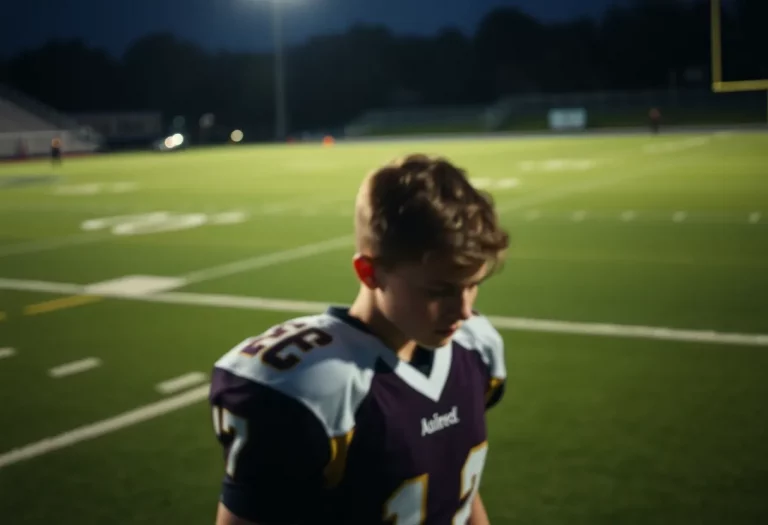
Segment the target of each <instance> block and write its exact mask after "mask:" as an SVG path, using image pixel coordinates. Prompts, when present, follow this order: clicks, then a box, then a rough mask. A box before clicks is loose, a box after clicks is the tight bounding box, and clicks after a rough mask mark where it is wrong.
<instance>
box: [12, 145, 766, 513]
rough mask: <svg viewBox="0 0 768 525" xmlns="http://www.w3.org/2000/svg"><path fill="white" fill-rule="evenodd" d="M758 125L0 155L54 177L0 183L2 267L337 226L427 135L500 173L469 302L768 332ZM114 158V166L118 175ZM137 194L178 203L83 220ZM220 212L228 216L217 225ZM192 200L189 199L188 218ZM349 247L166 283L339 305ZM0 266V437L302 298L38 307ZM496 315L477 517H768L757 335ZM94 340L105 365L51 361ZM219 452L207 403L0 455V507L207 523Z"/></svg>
mask: <svg viewBox="0 0 768 525" xmlns="http://www.w3.org/2000/svg"><path fill="white" fill-rule="evenodd" d="M767 148H768V135H765V134H730V135H726V134H698V135H670V136H665V135H662V136H658V137H651V136H642V135H640V136H622V137H615V138H605V137H603V138H597V137H591V138H578V137H572V138H559V139H551V138H548V139H525V138H519V139H499V140H496V139H494V140H490V139H488V140H484V141H469V140H467V141H458V140H445V141H431V142H424V141H419V142H416V141H405V140H404V141H402V142H381V143H366V144H362V143H339V144H337V145H336V146H335V147H333V148H321V147H320V146H316V145H294V146H289V147H233V148H220V149H209V150H190V151H182V152H176V153H171V154H159V153H158V154H121V155H114V156H104V157H93V158H84V159H77V160H75V159H67V160H66V161H65V163H64V165H63V166H62V167H61V168H59V169H56V170H53V169H52V168H51V167H50V166H49V165H48V164H46V163H40V162H32V163H24V164H8V165H0V178H2V177H9V176H29V175H35V174H37V175H39V174H46V173H49V172H51V171H54V172H55V173H56V174H58V175H59V177H60V178H59V180H58V181H57V182H56V183H55V184H47V185H39V186H24V187H9V186H7V185H0V279H6V280H9V279H10V280H15V281H14V282H16V283H18V282H19V281H24V282H26V283H27V284H28V281H30V280H34V281H42V282H44V283H74V284H82V285H84V284H89V283H95V282H100V281H105V280H110V279H115V278H118V277H122V276H125V275H137V274H141V275H154V276H165V277H176V276H182V275H185V274H188V273H190V272H196V271H199V270H203V269H210V268H214V267H220V266H221V265H226V264H228V263H232V262H233V261H242V260H246V259H253V258H254V257H260V256H265V255H268V254H272V253H275V252H281V251H285V250H289V249H291V248H294V247H297V246H304V245H307V244H312V243H317V242H321V241H324V240H326V239H329V238H334V237H339V236H342V235H345V234H348V233H350V228H351V220H352V210H351V204H352V199H353V197H354V194H355V191H356V189H357V184H358V183H359V181H360V180H361V178H362V177H363V175H364V174H365V173H366V172H367V171H368V170H369V169H371V168H372V167H374V166H375V165H377V164H379V163H380V162H383V161H385V160H388V159H389V158H391V157H392V156H394V155H398V154H402V153H405V152H409V151H413V150H421V151H427V152H433V153H441V154H444V155H447V156H449V157H450V158H451V159H453V160H455V161H457V162H458V163H459V164H461V165H463V166H465V167H466V168H467V169H468V170H469V172H470V174H471V175H472V176H473V177H475V179H476V180H477V181H478V184H483V185H485V186H487V187H488V188H489V189H490V190H491V191H492V192H493V193H494V197H495V199H496V201H497V204H498V206H499V209H501V210H502V211H503V213H502V217H503V220H504V223H505V224H506V225H507V226H508V227H509V228H510V230H511V232H512V235H513V238H514V248H513V251H512V254H511V259H510V261H509V262H508V263H507V265H506V267H505V269H504V271H503V273H502V274H500V275H499V276H497V277H495V278H494V279H493V280H492V281H490V282H489V283H488V284H487V285H485V288H484V289H483V290H482V291H481V296H480V300H479V305H478V306H479V307H480V309H481V310H483V311H484V312H485V313H488V314H493V315H498V316H507V317H520V318H535V319H552V320H560V321H573V322H586V323H615V324H621V325H647V326H657V327H667V328H675V329H690V330H708V331H709V330H712V331H718V332H740V333H747V334H766V333H768V293H766V292H768V173H766V171H765V151H766V149H767ZM480 179H484V180H483V181H482V182H481V181H480ZM512 179H514V181H512ZM510 181H512V182H510ZM122 182H130V183H132V184H133V186H131V187H129V189H125V187H123V189H122V190H120V191H119V192H115V191H116V188H119V186H115V184H116V183H122ZM94 184H95V185H96V186H93V185H94ZM84 185H91V186H89V187H86V188H84V187H83V186H84ZM78 188H79V189H80V191H81V192H83V193H82V194H72V191H73V190H77V189H78ZM88 188H90V189H88ZM630 211H631V212H632V214H631V215H628V214H627V212H630ZM152 212H168V214H167V215H165V216H164V217H165V218H164V219H163V220H162V221H160V220H159V219H157V217H158V216H156V218H155V222H154V223H152V222H151V221H150V222H147V221H148V219H146V217H144V219H142V220H144V225H143V227H144V228H148V227H149V226H148V225H151V224H154V226H153V227H155V228H157V227H158V225H160V226H163V227H164V228H168V227H169V221H170V218H174V220H175V221H177V225H178V224H187V225H188V227H185V228H179V229H175V230H174V229H170V230H168V231H162V232H156V233H144V234H138V235H116V234H115V233H114V232H113V231H112V229H111V228H110V227H104V228H101V229H94V230H90V231H84V230H83V229H82V225H83V223H85V222H86V221H93V220H94V219H100V218H107V217H113V216H123V215H145V214H148V213H152ZM230 212H237V213H238V214H239V215H233V214H231V215H228V216H226V217H228V218H229V222H230V223H228V224H216V223H215V222H216V220H217V218H218V220H220V219H221V218H222V215H221V214H223V213H230ZM680 212H685V215H684V216H681V215H679V213H680ZM195 214H198V215H195ZM199 214H205V219H207V222H206V223H205V224H202V225H197V226H189V225H191V224H192V222H193V221H195V220H198V222H199V220H200V216H199ZM676 214H678V215H676ZM191 215H195V217H197V219H195V217H190V216H191ZM675 217H678V222H676V221H675ZM680 217H683V219H682V220H681V219H680ZM126 220H127V219H123V222H126ZM136 220H137V219H134V222H136ZM92 224H93V223H92ZM136 227H137V228H138V227H139V226H136ZM351 249H352V247H351V245H349V246H348V247H339V248H335V249H331V250H329V251H324V252H321V253H317V254H315V255H311V256H306V257H303V258H296V259H294V260H285V261H283V262H281V263H279V264H273V265H270V266H264V267H261V268H259V269H251V270H247V269H244V271H241V272H231V274H229V275H226V276H223V277H217V278H211V279H208V280H205V279H204V280H202V281H200V282H196V283H194V284H190V285H188V286H186V287H184V288H182V289H181V290H180V291H181V292H188V293H196V294H228V295H237V296H256V297H264V298H281V299H289V300H305V301H321V302H326V303H327V302H339V303H345V302H349V301H350V300H351V299H352V297H353V295H354V293H355V291H356V284H355V281H354V279H353V277H352V272H351V271H350V264H349V262H350V255H351ZM288 258H290V257H288ZM2 283H3V281H0V312H3V313H4V314H5V317H4V318H2V316H0V319H1V320H0V348H3V347H13V348H15V349H16V350H17V354H16V355H14V356H12V357H8V358H5V359H0V396H2V399H3V403H1V404H0V420H2V421H3V423H4V425H3V431H2V432H0V457H2V454H3V453H4V452H6V451H9V450H11V449H14V448H16V447H22V446H24V445H27V444H29V443H32V442H35V441H38V440H40V439H43V438H46V437H50V436H54V435H57V434H59V433H62V432H65V431H68V430H71V429H73V428H76V427H78V426H80V425H87V424H89V423H92V422H95V421H99V420H102V419H105V418H110V417H112V416H114V415H117V414H119V413H122V412H125V411H128V410H132V409H134V408H136V407H139V406H142V405H145V404H148V403H153V402H156V401H158V400H161V399H163V398H164V397H165V396H163V395H162V394H159V393H158V392H157V391H156V390H155V385H156V384H157V383H159V382H161V381H164V380H166V379H169V378H172V377H175V376H179V375H181V374H184V373H187V372H192V371H202V372H208V371H209V370H210V367H211V366H212V363H213V362H214V361H215V360H216V359H217V358H218V357H219V356H220V355H221V354H222V353H224V352H225V351H226V350H227V349H228V348H230V347H231V346H232V345H233V344H235V343H237V342H238V341H239V340H241V339H242V338H244V337H246V336H249V335H254V334H256V333H258V332H260V331H262V330H264V329H265V328H266V327H268V326H269V325H271V324H273V323H276V322H278V321H280V320H283V319H285V318H287V317H290V316H292V315H295V314H293V313H291V312H285V311H283V312H280V311H265V310H254V309H243V308H221V307H212V306H200V305H192V304H189V305H180V304H167V303H160V302H147V301H141V300H129V299H117V298H105V299H104V300H101V301H98V302H94V303H91V304H83V305H80V306H73V307H71V308H65V309H59V310H55V311H50V312H48V313H43V314H40V315H34V316H31V315H26V314H25V312H26V311H27V307H28V306H29V305H34V304H39V303H42V302H46V301H50V300H54V299H58V298H60V297H62V295H61V294H57V293H52V291H51V290H48V291H47V292H41V291H37V292H33V291H29V290H26V291H24V290H18V289H16V290H14V289H10V288H11V287H10V285H8V284H7V281H5V284H2ZM45 286H48V287H50V284H47V285H45ZM45 286H44V288H45ZM502 335H503V337H504V339H505V341H506V345H507V349H508V350H507V365H508V368H509V373H510V387H509V390H508V392H507V396H506V398H505V400H504V402H503V403H502V404H501V405H499V406H498V407H497V408H496V409H494V410H493V411H492V412H491V415H490V432H491V438H490V442H491V449H490V454H489V459H488V465H487V467H486V473H485V475H484V478H483V487H482V493H483V498H484V500H485V503H486V506H487V507H488V510H489V513H490V515H491V518H492V522H493V523H526V524H560V523H571V524H581V523H583V524H591V525H594V524H601V523H605V524H609V523H610V524H615V523H622V524H625V523H626V524H635V523H637V524H641V523H642V524H647V523H668V524H678V523H679V524H690V523H700V524H717V525H722V524H723V523H728V524H739V525H740V524H745V525H746V524H752V523H759V522H763V521H765V520H766V519H768V501H766V498H765V491H766V488H768V446H767V445H766V443H768V424H767V423H766V422H767V421H768V405H766V402H765V400H766V399H768V383H767V382H766V381H765V378H766V372H768V348H766V347H765V346H737V345H724V344H712V343H702V342H680V341H668V340H655V339H653V340H652V339H642V338H626V337H600V336H595V335H587V334H582V335H576V334H566V333H556V332H541V331H535V330H502ZM91 356H93V357H98V358H99V359H101V361H102V365H101V366H100V367H98V368H96V369H93V370H90V371H87V372H83V373H81V374H76V375H73V376H69V377H65V378H61V379H52V378H50V377H48V375H47V370H48V369H50V368H51V367H54V366H57V365H60V364H62V363H67V362H71V361H75V360H79V359H83V358H86V357H91ZM221 474H222V462H221V454H220V451H219V449H218V448H217V445H216V442H215V440H214V437H213V431H212V428H211V426H210V416H209V414H208V408H207V405H206V403H205V402H202V401H201V402H199V403H195V404H193V405H190V406H188V407H186V408H183V409H180V410H178V411H174V412H172V413H169V414H166V415H164V416H162V417H159V418H157V419H153V420H150V421H146V422H143V423H140V424H136V425H133V426H130V427H128V428H124V429H121V430H118V431H116V432H113V433H110V434H107V435H104V436H101V437H98V438H96V439H93V440H89V441H84V442H81V443H78V444H75V445H73V446H70V447H66V448H63V449H61V450H57V451H54V452H51V453H48V454H45V455H41V456H39V457H36V458H33V459H29V460H27V461H22V462H18V463H14V464H11V465H8V466H5V467H0V494H2V497H0V516H2V517H3V518H2V520H3V522H8V523H24V524H30V525H34V524H43V523H46V524H47V523H50V522H57V523H60V524H63V525H67V524H70V523H71V524H74V523H78V524H79V523H99V522H110V523H116V524H134V523H136V524H139V523H142V524H146V523H185V524H188V525H193V524H201V525H202V524H210V523H212V522H213V512H214V507H215V503H216V499H217V494H218V486H219V480H220V478H221Z"/></svg>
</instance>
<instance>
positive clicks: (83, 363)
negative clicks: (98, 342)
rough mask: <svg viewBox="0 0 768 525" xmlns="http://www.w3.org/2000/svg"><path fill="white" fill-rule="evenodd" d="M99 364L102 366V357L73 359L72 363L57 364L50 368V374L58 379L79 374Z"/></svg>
mask: <svg viewBox="0 0 768 525" xmlns="http://www.w3.org/2000/svg"><path fill="white" fill-rule="evenodd" d="M98 366H101V359H98V358H96V357H88V358H86V359H81V360H79V361H73V362H71V363H65V364H63V365H59V366H55V367H53V368H51V369H50V370H48V375H49V376H51V377H55V378H57V379H58V378H61V377H66V376H71V375H74V374H79V373H81V372H85V371H87V370H91V369H92V368H96V367H98Z"/></svg>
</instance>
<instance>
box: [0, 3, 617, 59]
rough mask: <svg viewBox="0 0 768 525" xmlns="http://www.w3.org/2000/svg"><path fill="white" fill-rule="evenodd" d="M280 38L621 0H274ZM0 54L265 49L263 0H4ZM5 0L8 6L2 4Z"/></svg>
mask: <svg viewBox="0 0 768 525" xmlns="http://www.w3.org/2000/svg"><path fill="white" fill-rule="evenodd" d="M281 1H284V2H285V8H284V13H285V15H284V18H285V22H284V23H285V37H286V39H287V40H288V41H289V42H301V41H303V40H305V39H306V38H308V37H309V36H311V35H315V34H323V33H332V32H340V31H343V30H344V29H346V28H347V27H349V26H350V25H351V24H353V23H355V22H368V23H380V24H385V25H387V26H389V27H390V28H392V30H393V31H395V32H396V33H409V34H414V33H416V34H432V33H434V32H435V31H436V30H438V29H439V28H441V27H446V26H454V27H458V28H459V29H461V30H462V31H464V32H466V33H467V34H470V33H472V32H474V30H475V27H476V26H477V23H478V21H479V20H480V19H481V18H482V17H483V15H485V14H486V13H487V12H488V11H489V10H490V9H492V8H494V7H497V6H517V7H520V8H521V9H523V10H525V11H526V12H528V13H530V14H532V15H534V16H536V17H537V18H539V19H541V20H544V21H552V20H565V19H569V18H573V17H576V16H579V15H592V16H596V15H599V14H600V13H601V12H602V11H603V10H604V9H605V7H606V6H608V5H611V4H614V5H615V4H620V3H622V1H623V0H281ZM3 4H4V5H3V8H2V16H0V53H2V54H3V55H6V56H8V55H10V54H14V53H16V52H18V51H20V50H22V49H25V48H31V47H36V46H39V45H40V44H42V43H44V42H45V41H46V40H48V39H50V38H57V37H58V38H71V37H79V38H82V39H83V40H84V41H85V42H86V43H87V44H89V45H91V46H97V47H102V48H105V49H106V50H107V51H109V52H110V53H113V54H120V53H122V52H123V51H124V50H125V48H126V47H127V45H128V44H129V43H130V42H131V41H132V40H135V39H136V38H138V37H140V36H142V35H144V34H146V33H150V32H156V31H170V32H173V33H174V34H176V35H178V36H180V37H182V38H185V39H189V40H193V41H195V42H197V43H199V44H201V45H203V46H204V47H206V48H208V49H229V50H254V49H258V50H266V49H269V48H270V46H271V33H270V20H271V15H270V8H269V4H268V2H267V1H266V0H6V1H5V2H3ZM8 4H11V5H8Z"/></svg>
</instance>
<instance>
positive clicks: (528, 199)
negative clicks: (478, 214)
mask: <svg viewBox="0 0 768 525" xmlns="http://www.w3.org/2000/svg"><path fill="white" fill-rule="evenodd" d="M672 165H674V163H672ZM657 173H658V166H656V165H654V166H644V167H641V168H640V169H638V170H635V171H630V172H629V173H625V174H624V175H610V176H608V177H599V178H596V179H587V180H579V181H576V182H574V183H573V184H564V185H562V186H558V187H557V188H555V189H552V190H548V191H543V192H540V193H533V194H531V195H524V196H522V197H520V198H519V199H517V200H515V201H512V202H509V203H507V204H505V205H501V206H497V209H496V211H497V213H498V214H500V215H501V214H503V213H507V212H510V211H515V210H524V209H526V208H530V207H531V206H538V205H540V204H545V203H550V202H554V201H558V200H561V199H564V198H567V197H571V196H573V195H578V194H580V193H585V192H588V191H591V190H596V189H600V188H605V187H609V186H615V185H617V184H621V183H623V182H629V181H631V180H635V179H641V178H644V177H648V176H653V175H656V174H657Z"/></svg>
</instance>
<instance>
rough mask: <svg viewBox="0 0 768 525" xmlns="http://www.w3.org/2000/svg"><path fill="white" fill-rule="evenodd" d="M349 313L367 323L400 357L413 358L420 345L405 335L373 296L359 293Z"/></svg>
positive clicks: (372, 331) (407, 359)
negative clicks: (378, 306) (386, 315)
mask: <svg viewBox="0 0 768 525" xmlns="http://www.w3.org/2000/svg"><path fill="white" fill-rule="evenodd" d="M349 315H351V316H352V317H355V318H357V319H359V320H360V321H362V322H363V323H365V324H366V326H367V327H368V329H369V330H370V331H371V333H373V335H375V336H376V337H378V338H379V339H380V340H381V341H382V342H383V343H384V345H385V346H386V347H387V348H389V349H390V350H392V351H393V352H395V353H396V354H397V356H398V357H399V358H400V359H402V360H404V361H410V360H411V358H412V357H413V353H414V351H415V350H416V347H417V346H418V345H417V344H416V341H412V340H409V339H406V338H405V337H403V335H402V333H401V332H400V331H399V330H398V329H397V328H395V327H394V326H393V325H392V323H390V322H389V320H387V318H386V317H384V315H383V314H382V313H381V311H380V310H379V309H378V308H377V307H376V305H375V304H374V301H373V298H371V297H368V296H367V295H366V294H364V293H361V294H359V295H358V296H357V299H355V302H354V303H353V304H352V306H351V307H350V309H349Z"/></svg>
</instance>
